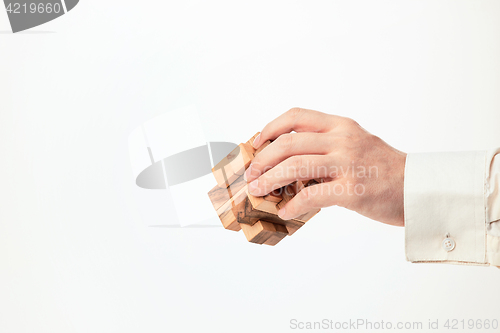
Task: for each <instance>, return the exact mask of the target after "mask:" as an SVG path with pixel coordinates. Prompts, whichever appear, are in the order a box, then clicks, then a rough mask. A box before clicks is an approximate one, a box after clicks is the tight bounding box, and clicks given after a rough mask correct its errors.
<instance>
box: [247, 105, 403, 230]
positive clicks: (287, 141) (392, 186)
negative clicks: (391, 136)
mask: <svg viewBox="0 0 500 333" xmlns="http://www.w3.org/2000/svg"><path fill="white" fill-rule="evenodd" d="M292 131H294V132H296V133H291V132H292ZM268 140H274V141H273V142H272V143H271V144H270V145H269V146H267V147H266V148H264V149H263V150H262V152H260V153H259V154H258V155H257V156H256V157H255V158H254V159H253V161H252V164H251V165H250V167H249V168H248V169H247V171H246V172H245V177H246V179H247V181H248V182H249V183H250V184H249V187H248V189H249V191H250V193H251V194H253V195H256V196H262V195H266V194H267V193H269V192H271V191H273V190H276V189H278V188H280V187H282V186H285V185H287V184H290V183H292V182H294V181H296V180H302V181H305V180H309V179H321V180H322V182H321V183H319V184H316V185H312V186H309V187H306V188H304V189H302V190H301V191H300V192H299V193H298V194H297V195H296V196H295V197H294V198H293V199H292V200H291V201H290V202H288V204H286V206H285V207H284V208H283V209H281V210H280V212H279V215H280V217H281V218H283V219H285V220H288V219H292V218H294V217H297V216H299V215H301V214H304V213H306V212H308V211H309V210H311V209H312V208H322V207H328V206H333V205H337V206H341V207H345V208H347V209H350V210H353V211H356V212H358V213H360V214H362V215H364V216H366V217H369V218H371V219H374V220H377V221H380V222H383V223H387V224H391V225H396V226H403V225H404V209H403V183H404V168H405V161H406V154H405V153H403V152H401V151H398V150H396V149H394V148H392V147H391V146H389V145H388V144H387V143H385V142H384V141H382V140H381V139H380V138H378V137H376V136H374V135H372V134H370V133H368V132H367V131H366V130H364V129H363V128H362V127H361V126H359V125H358V123H356V122H355V121H354V120H352V119H349V118H345V117H340V116H334V115H329V114H324V113H321V112H318V111H312V110H306V109H300V108H293V109H291V110H289V111H288V112H286V113H284V114H282V115H281V116H279V117H278V118H276V119H275V120H273V121H272V122H270V123H269V124H267V125H266V127H265V128H264V129H263V130H262V133H261V134H260V135H259V136H258V137H257V138H256V139H255V141H254V146H255V148H259V147H260V146H261V145H262V144H263V143H265V142H266V141H268Z"/></svg>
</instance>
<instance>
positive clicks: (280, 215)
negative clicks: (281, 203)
mask: <svg viewBox="0 0 500 333" xmlns="http://www.w3.org/2000/svg"><path fill="white" fill-rule="evenodd" d="M285 213H286V209H285V207H283V208H281V209H280V210H279V212H278V216H279V217H280V218H281V219H282V220H284V216H285Z"/></svg>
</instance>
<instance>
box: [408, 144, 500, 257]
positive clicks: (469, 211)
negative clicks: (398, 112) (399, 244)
mask: <svg viewBox="0 0 500 333" xmlns="http://www.w3.org/2000/svg"><path fill="white" fill-rule="evenodd" d="M404 183H405V184H404V187H405V188H404V210H405V212H404V214H405V247H406V258H407V260H408V261H411V262H444V263H455V264H471V265H494V266H500V202H499V201H500V148H499V149H494V150H490V151H487V152H486V151H480V152H456V153H455V152H449V153H421V154H408V155H407V158H406V166H405V182H404Z"/></svg>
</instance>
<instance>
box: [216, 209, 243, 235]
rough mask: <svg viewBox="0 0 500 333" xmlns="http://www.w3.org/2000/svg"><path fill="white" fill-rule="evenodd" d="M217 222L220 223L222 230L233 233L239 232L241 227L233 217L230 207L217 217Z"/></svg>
mask: <svg viewBox="0 0 500 333" xmlns="http://www.w3.org/2000/svg"><path fill="white" fill-rule="evenodd" d="M219 220H220V221H221V222H222V225H223V226H224V229H227V230H233V231H240V230H241V225H240V224H239V223H238V220H237V218H236V216H234V213H233V211H232V210H231V207H229V208H228V209H227V210H225V211H224V212H222V213H221V215H219Z"/></svg>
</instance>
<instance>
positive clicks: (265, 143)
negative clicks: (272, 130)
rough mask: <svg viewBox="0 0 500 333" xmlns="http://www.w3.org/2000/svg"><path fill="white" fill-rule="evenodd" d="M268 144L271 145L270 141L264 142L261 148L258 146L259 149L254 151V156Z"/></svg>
mask: <svg viewBox="0 0 500 333" xmlns="http://www.w3.org/2000/svg"><path fill="white" fill-rule="evenodd" d="M270 144H271V141H269V140H267V141H266V142H264V144H263V145H262V146H260V147H259V149H257V150H256V151H255V153H254V156H257V154H258V153H260V152H261V151H262V150H263V149H264V148H266V147H267V146H269V145H270Z"/></svg>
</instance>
